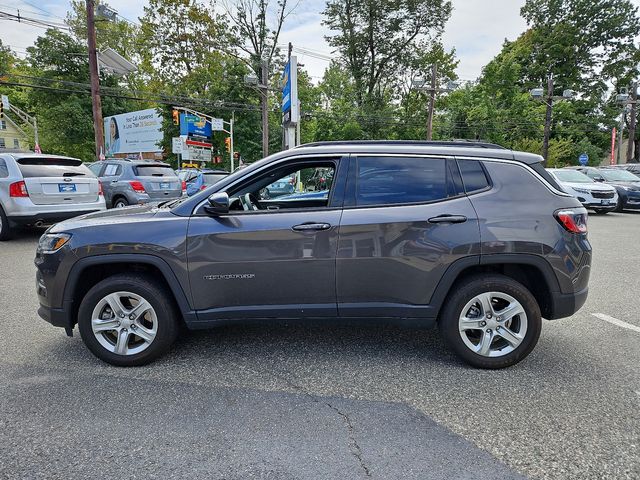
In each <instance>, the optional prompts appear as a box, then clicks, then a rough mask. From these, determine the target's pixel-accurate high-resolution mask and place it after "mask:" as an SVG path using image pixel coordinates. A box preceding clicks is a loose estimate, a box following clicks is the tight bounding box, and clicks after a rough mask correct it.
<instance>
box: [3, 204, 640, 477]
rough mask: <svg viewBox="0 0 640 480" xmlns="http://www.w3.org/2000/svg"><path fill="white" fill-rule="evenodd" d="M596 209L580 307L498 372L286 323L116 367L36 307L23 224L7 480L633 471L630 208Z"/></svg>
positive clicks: (351, 329) (370, 335)
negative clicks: (43, 316) (591, 255)
mask: <svg viewBox="0 0 640 480" xmlns="http://www.w3.org/2000/svg"><path fill="white" fill-rule="evenodd" d="M589 222H590V224H589V228H590V240H591V242H592V244H593V248H594V260H593V270H592V274H591V282H590V295H589V299H588V301H587V303H586V305H585V306H584V307H583V309H582V310H581V311H580V312H579V313H578V314H577V315H575V316H573V317H571V318H569V319H564V320H558V321H555V322H545V323H544V326H543V331H542V335H541V337H540V341H539V343H538V346H537V348H536V349H535V350H534V351H533V353H532V354H531V355H530V356H529V357H528V358H527V359H526V360H525V361H523V362H522V363H520V364H518V365H517V366H515V367H513V368H510V369H506V370H501V371H482V370H474V369H471V368H469V367H467V366H465V365H464V364H462V363H461V362H460V361H459V360H457V359H456V358H455V357H454V355H453V354H451V353H449V352H448V351H447V350H446V349H445V348H444V346H443V344H442V342H441V341H440V339H439V337H438V334H437V331H435V330H433V331H432V330H428V331H422V330H420V331H416V330H403V329H400V328H395V327H393V328H392V327H382V326H374V327H368V328H365V327H355V326H337V325H329V326H327V325H321V324H320V325H319V324H316V325H309V324H305V325H287V324H285V323H278V324H276V325H269V326H263V327H257V326H242V327H241V326H237V327H225V328H221V329H217V330H213V331H207V332H197V333H188V334H186V335H183V337H182V339H181V340H180V341H179V342H177V344H176V346H175V347H174V348H173V350H172V352H171V354H170V355H167V356H164V357H163V358H161V359H160V360H159V361H157V362H156V363H154V364H152V365H150V366H147V367H141V368H131V369H121V368H116V367H112V366H109V365H107V364H104V363H102V362H100V361H99V360H97V359H96V358H94V357H93V356H92V355H91V354H90V353H89V352H88V350H86V349H85V347H84V346H83V344H82V341H81V340H80V338H79V335H78V334H77V331H76V335H75V336H74V337H73V338H67V337H66V336H65V334H64V331H63V330H62V329H57V328H54V327H51V326H49V325H48V324H46V323H45V322H44V321H42V320H40V319H39V318H38V317H37V315H36V308H37V300H36V296H35V292H34V290H35V288H34V283H35V281H34V274H35V267H34V265H33V256H34V251H35V246H36V243H37V239H38V234H39V232H29V231H25V232H21V233H20V234H19V235H18V238H16V239H15V240H12V241H10V242H5V243H2V244H0V272H1V274H0V292H1V293H0V325H1V326H2V336H0V352H1V355H0V391H2V395H0V477H2V478H86V477H88V476H91V477H95V478H101V477H107V476H109V477H111V478H138V477H140V478H181V477H187V476H190V477H193V478H212V479H218V478H219V479H222V478H224V479H236V478H237V479H244V478H268V479H280V478H282V479H294V478H295V479H298V478H300V479H302V478H305V479H307V478H322V479H324V478H345V479H346V478H380V479H390V478H421V479H425V478H428V479H453V478H460V479H463V478H500V479H503V478H545V479H559V478H562V479H564V478H568V479H574V478H575V479H587V478H594V479H606V478H610V479H625V478H628V479H637V478H640V348H639V347H638V345H639V342H640V315H639V314H638V310H639V307H640V299H639V296H640V269H639V265H640V250H639V249H638V240H639V236H640V213H638V214H635V213H624V214H617V213H612V214H608V215H605V216H595V215H593V216H591V217H590V218H589Z"/></svg>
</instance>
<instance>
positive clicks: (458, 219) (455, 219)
mask: <svg viewBox="0 0 640 480" xmlns="http://www.w3.org/2000/svg"><path fill="white" fill-rule="evenodd" d="M466 221H467V217H465V216H464V215H448V214H445V215H438V216H437V217H431V218H430V219H429V223H464V222H466Z"/></svg>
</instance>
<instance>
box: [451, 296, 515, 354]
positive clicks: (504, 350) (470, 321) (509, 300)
mask: <svg viewBox="0 0 640 480" xmlns="http://www.w3.org/2000/svg"><path fill="white" fill-rule="evenodd" d="M458 331H459V332H460V336H461V338H462V341H463V342H464V344H465V345H466V346H467V347H468V348H469V349H470V350H471V351H473V352H474V353H476V354H478V355H481V356H483V357H502V356H504V355H507V354H509V353H511V352H513V351H514V350H515V349H516V348H518V346H520V344H521V343H522V341H523V340H524V338H525V336H526V334H527V314H526V313H525V310H524V307H523V306H522V305H521V304H520V302H518V301H517V300H516V299H515V298H513V297H512V296H511V295H507V294H506V293H502V292H485V293H481V294H479V295H476V296H475V297H474V298H473V299H471V300H470V301H469V302H468V303H467V304H466V305H465V306H464V308H463V309H462V313H461V314H460V317H459V319H458Z"/></svg>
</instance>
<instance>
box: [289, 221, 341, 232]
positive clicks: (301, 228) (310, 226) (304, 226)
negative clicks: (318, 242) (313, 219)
mask: <svg viewBox="0 0 640 480" xmlns="http://www.w3.org/2000/svg"><path fill="white" fill-rule="evenodd" d="M330 228H331V225H330V224H328V223H301V224H300V225H295V226H293V227H291V229H292V230H294V231H296V232H310V231H313V230H329V229H330Z"/></svg>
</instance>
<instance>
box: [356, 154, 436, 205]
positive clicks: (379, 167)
mask: <svg viewBox="0 0 640 480" xmlns="http://www.w3.org/2000/svg"><path fill="white" fill-rule="evenodd" d="M356 198H357V204H358V205H389V204H401V203H419V202H433V201H436V200H442V199H444V198H447V174H446V161H445V159H439V158H436V159H432V158H418V157H359V158H358V182H357V197H356Z"/></svg>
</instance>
